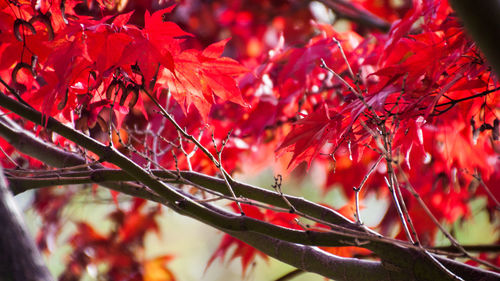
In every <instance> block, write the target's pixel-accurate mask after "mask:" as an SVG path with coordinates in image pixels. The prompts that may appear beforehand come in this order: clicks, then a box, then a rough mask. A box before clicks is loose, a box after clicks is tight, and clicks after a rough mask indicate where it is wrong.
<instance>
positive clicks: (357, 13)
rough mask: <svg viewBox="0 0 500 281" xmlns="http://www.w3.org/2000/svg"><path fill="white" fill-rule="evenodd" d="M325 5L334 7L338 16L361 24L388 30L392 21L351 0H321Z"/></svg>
mask: <svg viewBox="0 0 500 281" xmlns="http://www.w3.org/2000/svg"><path fill="white" fill-rule="evenodd" d="M319 2H321V3H323V4H324V5H325V6H327V7H329V8H330V9H332V10H333V11H334V12H335V13H336V14H337V16H338V17H341V18H345V19H348V20H352V21H354V22H356V23H359V24H361V25H364V26H367V27H372V28H376V29H379V30H381V31H384V32H386V31H388V30H389V28H390V27H391V25H390V23H388V22H387V21H385V20H383V19H381V18H379V17H378V16H376V15H374V14H372V13H371V12H369V11H368V10H366V9H364V8H362V7H356V6H354V5H353V4H352V3H351V2H348V1H345V0H319Z"/></svg>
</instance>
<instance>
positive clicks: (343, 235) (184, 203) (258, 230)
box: [0, 94, 500, 280]
mask: <svg viewBox="0 0 500 281" xmlns="http://www.w3.org/2000/svg"><path fill="white" fill-rule="evenodd" d="M0 104H1V105H2V106H3V107H5V108H8V109H9V110H12V111H13V112H15V113H16V114H18V115H20V116H22V117H23V118H26V119H27V120H30V121H32V122H35V123H37V124H42V123H43V124H46V127H47V129H49V130H52V131H54V132H56V133H58V134H60V135H61V136H63V137H65V138H67V139H69V140H71V141H73V142H75V143H77V144H79V145H81V146H82V147H84V148H86V149H89V150H91V151H93V152H94V153H96V154H97V155H98V156H99V157H100V158H101V159H102V160H103V161H108V162H110V163H113V164H115V165H117V166H118V167H120V168H121V169H123V170H124V171H126V172H127V174H129V175H131V176H132V177H133V178H134V179H135V180H137V181H140V182H142V184H144V185H146V186H148V187H149V188H151V189H152V190H154V192H155V193H156V194H158V195H159V196H161V197H162V198H164V199H165V200H166V201H165V203H164V204H167V205H168V206H170V207H171V208H173V209H174V210H175V211H177V212H179V213H181V214H183V215H187V216H190V217H192V218H195V219H197V220H199V221H201V222H203V223H205V224H207V225H211V226H213V227H215V228H218V229H220V230H223V231H225V232H227V233H229V234H231V235H233V236H235V237H236V238H238V239H240V240H242V241H244V242H246V243H248V244H250V245H252V246H254V247H255V248H257V249H259V250H261V251H263V252H265V253H266V254H268V255H270V256H273V257H276V258H278V259H280V260H282V261H285V262H287V263H289V264H291V265H293V266H296V267H298V268H301V269H304V270H306V271H312V272H317V273H319V274H322V275H324V276H326V277H330V278H335V279H336V280H367V278H370V279H372V280H388V279H397V280H413V279H417V280H449V279H450V278H449V276H448V275H447V274H445V273H444V272H442V271H441V270H440V269H439V268H437V267H436V266H435V264H434V263H432V262H430V261H429V260H428V259H426V258H425V257H424V253H422V252H421V250H419V249H418V248H416V247H414V246H412V245H409V244H408V245H406V244H405V243H403V242H401V243H400V244H399V245H398V244H395V243H396V242H395V241H393V240H391V239H387V238H383V237H378V236H374V235H371V234H366V233H363V232H358V231H354V230H350V231H347V232H339V231H334V230H332V231H328V232H315V231H300V230H291V229H287V228H283V227H279V226H276V225H272V224H269V223H266V222H263V221H259V220H255V219H252V218H248V217H246V216H238V215H235V214H232V213H229V212H227V211H224V210H222V209H219V208H218V207H216V206H213V205H209V204H206V203H200V202H196V200H193V199H194V198H193V197H192V196H189V195H187V194H184V193H182V192H180V191H179V190H177V189H175V188H172V187H171V186H168V185H166V184H165V183H162V182H160V181H158V180H157V178H156V177H155V176H154V175H151V174H149V173H148V172H146V171H145V170H144V169H142V168H141V167H139V166H137V165H136V164H135V163H133V162H131V161H130V160H129V159H128V158H126V157H125V156H123V155H122V154H121V153H119V152H118V151H117V150H115V149H113V148H111V147H108V146H105V145H103V144H101V143H99V142H97V141H95V140H93V139H90V138H89V137H88V136H86V135H83V134H81V133H80V132H77V131H75V130H73V129H71V128H69V127H67V126H65V125H63V124H61V123H59V122H58V121H56V120H55V119H53V118H50V117H49V118H45V119H42V115H41V114H40V113H39V112H37V111H35V110H33V109H31V108H27V107H25V106H24V105H22V104H21V103H19V102H17V101H15V100H13V99H11V98H9V97H7V96H6V95H3V94H0ZM278 197H279V195H278ZM279 198H280V199H281V197H279ZM360 243H361V244H360ZM299 244H302V245H299ZM403 244H404V246H403ZM306 245H319V246H344V245H362V246H363V247H365V248H368V249H371V250H373V251H374V252H376V253H377V254H379V256H380V257H381V258H382V260H383V262H368V261H361V260H358V259H342V258H338V257H335V256H332V255H328V254H326V253H324V252H321V251H318V250H317V249H315V248H314V247H309V246H306ZM436 258H438V259H439V260H440V262H441V263H443V264H444V265H447V266H449V267H450V269H451V270H452V271H453V272H455V273H456V274H457V275H459V276H462V277H463V278H465V279H467V280H468V279H477V278H476V277H480V278H484V280H496V279H498V278H499V277H500V276H498V275H496V274H495V273H492V272H487V271H483V270H480V269H476V268H473V267H468V266H466V265H463V264H460V263H455V262H453V261H451V260H448V259H444V258H441V257H436ZM392 269H393V270H395V271H393V270H392ZM469 277H470V278H469ZM473 277H474V278H473Z"/></svg>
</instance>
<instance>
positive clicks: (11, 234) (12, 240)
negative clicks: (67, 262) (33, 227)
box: [0, 168, 54, 281]
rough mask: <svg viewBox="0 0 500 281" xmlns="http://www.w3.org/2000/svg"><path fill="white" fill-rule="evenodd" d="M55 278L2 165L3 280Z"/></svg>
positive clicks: (0, 267)
mask: <svg viewBox="0 0 500 281" xmlns="http://www.w3.org/2000/svg"><path fill="white" fill-rule="evenodd" d="M51 280H54V279H53V277H52V276H51V274H50V273H49V270H48V269H47V267H46V266H45V264H44V262H43V258H42V256H41V255H40V252H39V251H38V249H37V247H36V245H35V242H34V240H33V239H32V237H31V236H30V234H29V233H28V230H27V228H26V226H25V225H24V222H23V219H22V216H21V214H20V213H19V211H18V210H17V208H16V205H15V203H14V200H13V197H12V194H11V193H10V190H9V189H8V188H7V182H6V180H5V178H4V175H3V170H2V169H1V168H0V281H51Z"/></svg>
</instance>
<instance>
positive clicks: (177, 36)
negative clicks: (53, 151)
mask: <svg viewBox="0 0 500 281" xmlns="http://www.w3.org/2000/svg"><path fill="white" fill-rule="evenodd" d="M88 2H89V3H86V4H85V3H80V2H79V1H63V2H61V1H31V2H30V1H20V2H15V3H14V2H7V1H3V2H0V31H1V32H0V42H1V43H0V77H1V79H2V82H3V83H2V86H0V89H2V91H3V92H11V93H12V92H14V93H17V94H16V95H15V98H17V99H18V100H20V101H22V102H23V103H25V104H28V105H29V106H30V107H33V108H35V109H37V110H39V111H41V112H43V113H44V114H45V115H47V116H52V117H55V118H57V119H58V120H60V121H62V122H64V123H66V124H69V125H71V126H73V127H74V128H75V129H77V130H80V131H82V132H84V133H86V134H88V135H90V136H92V137H93V138H94V139H97V140H99V141H101V142H103V143H106V144H109V145H111V146H114V147H116V148H117V149H119V150H120V151H121V152H123V153H124V154H126V155H127V156H128V157H130V158H131V159H132V160H134V161H135V162H136V163H137V164H139V165H142V166H145V167H147V168H148V169H149V168H151V166H154V167H153V168H156V167H162V168H164V169H172V170H174V169H175V170H190V171H197V172H201V173H205V174H210V175H215V174H217V173H219V174H220V173H221V171H222V170H221V169H220V167H217V165H214V163H213V161H210V159H207V157H206V155H203V154H202V153H200V151H198V149H199V147H198V146H197V144H196V143H194V142H193V141H186V140H185V139H183V138H182V137H181V135H180V133H179V130H178V128H176V127H175V126H174V125H173V124H171V123H169V122H167V121H166V119H165V116H164V115H162V114H160V110H159V109H158V108H157V107H156V105H157V104H160V105H161V106H163V108H164V109H165V110H166V111H168V114H169V116H172V118H173V119H175V120H176V121H177V123H178V125H179V127H180V128H182V129H184V130H185V131H186V132H188V133H189V134H191V135H192V136H194V138H195V139H196V140H197V141H198V143H199V144H200V145H202V146H203V147H205V148H206V149H207V151H208V152H209V153H211V154H212V155H217V153H220V154H221V155H222V156H221V155H219V156H221V158H220V159H219V160H221V163H220V164H223V167H224V170H225V171H228V172H229V173H233V172H236V171H238V170H244V169H243V168H244V165H255V166H259V165H260V166H261V165H262V162H265V163H266V164H267V165H269V163H268V161H270V160H272V161H274V159H275V158H279V159H281V161H283V162H286V164H284V166H285V168H284V169H285V170H287V171H292V170H294V169H295V170H296V171H297V170H299V171H305V170H307V169H308V168H310V167H311V165H312V164H313V163H314V164H318V165H317V167H320V170H321V172H322V174H323V175H324V176H325V178H326V180H325V182H324V186H322V187H321V188H322V189H323V190H324V192H327V191H328V190H329V189H331V188H332V187H334V186H336V187H339V186H340V187H341V188H342V190H343V191H344V194H345V196H346V198H347V201H348V202H349V204H348V205H346V208H345V209H344V210H352V202H354V198H355V197H356V196H357V195H359V194H358V191H356V190H355V189H354V190H353V187H358V186H360V185H361V183H362V182H363V183H364V187H363V190H362V191H361V193H360V194H361V196H364V195H366V194H367V193H369V192H374V193H377V194H378V195H380V196H386V197H390V196H391V195H390V194H389V193H390V192H389V190H388V189H387V185H388V183H387V182H388V181H387V173H388V166H391V167H394V169H395V173H397V174H398V175H399V176H398V178H399V179H400V180H401V183H400V184H401V192H402V194H401V199H403V200H404V202H406V208H407V213H408V215H409V216H410V217H412V218H413V221H414V227H415V230H416V231H417V232H418V233H420V234H421V239H420V240H421V241H422V242H423V243H424V244H426V245H433V243H434V241H435V238H436V233H437V231H438V227H437V226H436V224H435V223H434V222H433V221H432V220H431V219H429V217H428V216H427V215H426V214H425V210H423V207H422V206H421V205H420V204H419V201H418V198H416V197H415V196H414V195H413V194H412V192H411V190H412V189H414V190H415V191H416V192H418V194H419V197H420V198H421V199H422V200H423V201H424V202H426V203H427V204H428V205H427V206H428V207H429V209H430V211H431V212H432V214H433V215H434V216H435V218H436V219H437V220H438V221H441V222H446V223H453V222H455V221H457V220H459V219H464V218H465V219H466V218H468V217H469V216H470V215H471V210H470V207H469V202H470V201H471V200H472V199H473V198H476V197H479V196H484V197H486V198H488V201H487V202H488V203H487V209H488V211H489V212H490V215H492V216H493V214H494V212H495V209H496V208H498V205H497V203H496V202H495V200H494V199H493V198H495V197H496V198H498V197H500V187H499V185H498V182H500V165H499V164H498V161H499V160H498V153H499V150H500V148H499V142H498V141H499V140H498V138H499V133H498V130H499V120H498V108H499V107H498V105H499V104H500V96H499V95H497V94H495V92H496V91H497V90H498V80H497V77H496V76H495V74H494V73H493V72H492V69H491V67H490V66H489V65H488V64H487V63H486V61H485V58H484V56H483V55H482V54H481V52H480V51H479V50H478V48H477V46H476V45H475V44H474V42H473V41H471V40H470V39H469V38H468V37H467V35H466V33H465V31H464V30H463V28H462V25H461V23H460V21H459V19H458V18H457V17H456V15H455V14H454V12H453V10H452V9H451V8H450V7H449V5H448V3H447V2H446V1H441V2H438V1H400V2H402V4H400V5H395V4H394V3H393V2H394V1H362V0H356V1H352V2H353V4H352V5H354V6H352V7H355V8H356V11H358V12H359V13H360V14H362V15H365V16H366V15H376V16H378V19H379V20H380V21H381V22H382V23H385V24H386V25H387V27H388V31H387V32H383V31H377V30H375V29H374V27H373V26H369V25H368V26H367V25H366V24H362V23H359V22H356V21H353V22H350V23H348V24H347V28H344V29H339V28H337V26H333V25H332V24H330V23H324V22H320V21H319V20H316V19H317V18H316V17H315V15H314V12H315V11H316V10H314V9H312V8H311V7H310V6H309V4H307V3H306V4H304V3H302V2H303V1H269V0H260V1H246V0H238V1H218V0H216V1H196V0H192V1H180V3H179V4H178V5H166V4H164V6H161V7H160V6H158V7H156V8H155V7H148V9H146V11H145V12H144V16H143V17H142V14H139V12H138V11H135V12H134V11H133V10H131V11H128V10H127V9H134V8H130V7H129V8H124V9H125V10H123V11H122V12H121V13H117V12H116V10H113V9H115V8H116V7H115V6H106V5H105V4H104V3H101V2H102V1H97V3H95V2H94V1H88ZM130 2H131V1H130ZM143 2H146V1H137V3H138V4H137V5H145V6H147V5H146V4H144V3H143ZM305 2H307V1H305ZM92 5H94V6H92ZM127 5H128V4H127ZM130 5H132V4H130ZM127 7H128V6H127ZM154 8H155V9H154ZM337 8H338V14H339V15H346V17H347V18H351V17H355V16H356V15H355V14H353V13H354V12H353V11H351V10H348V9H346V8H342V7H337ZM341 8H342V9H341ZM149 10H151V12H150V11H149ZM153 10H155V11H153ZM174 22H175V23H174ZM181 27H182V28H181ZM339 30H344V31H339ZM230 37H232V38H230ZM214 38H217V40H214ZM229 56H230V57H231V58H230V57H229ZM7 90H9V91H7ZM19 122H22V121H21V120H19ZM23 126H24V127H25V128H26V129H27V130H32V131H36V133H37V134H38V136H39V137H41V138H43V139H45V140H47V141H49V142H53V143H56V144H59V145H61V146H63V147H65V148H66V149H68V150H73V151H77V149H76V148H75V147H77V144H74V143H71V142H69V141H68V140H66V139H64V138H62V137H58V136H53V135H52V134H51V133H50V132H48V131H47V130H45V128H44V127H43V126H42V127H40V126H33V125H32V124H30V123H28V122H25V123H23ZM381 138H382V139H384V141H385V142H382V140H381ZM0 145H1V147H2V148H3V150H4V156H5V155H9V156H10V157H2V158H1V159H0V160H1V161H2V162H1V163H2V165H3V166H5V167H10V168H12V167H14V165H13V163H12V159H14V161H15V162H17V165H20V166H23V167H24V168H27V167H29V168H42V167H44V165H43V164H42V163H41V162H39V161H37V160H35V159H33V158H31V157H24V156H23V157H21V156H19V155H18V154H17V153H16V152H15V149H14V148H13V147H12V146H11V145H10V144H9V143H7V142H6V141H4V140H3V139H0ZM221 145H222V147H223V148H224V150H223V154H222V150H218V149H220V146H221ZM218 147H219V148H218ZM88 154H89V155H88V157H89V158H90V159H93V160H96V161H97V157H96V156H95V155H92V153H88ZM381 155H385V157H382V156H381ZM388 155H390V157H389V156H388ZM382 158H384V159H383V160H384V161H386V162H388V163H389V164H387V163H384V161H381V160H382ZM23 159H28V161H25V160H23ZM283 159H284V160H283ZM222 160H223V161H222ZM21 161H24V162H22V163H21ZM266 161H267V162H266ZM104 165H107V166H109V167H114V166H113V165H111V164H106V163H104ZM372 166H373V169H371V167H372ZM371 170H374V172H373V173H371ZM368 173H370V174H371V176H370V177H369V179H367V181H366V182H364V181H363V176H364V175H366V174H368ZM405 179H408V180H405ZM485 186H486V187H490V188H489V189H487V188H484V187H485ZM197 192H199V191H193V193H197ZM37 194H38V195H37V196H38V197H37V199H36V202H37V203H36V205H35V208H37V210H38V211H39V212H40V213H42V214H44V215H43V219H44V221H45V222H47V223H46V225H45V226H44V227H43V228H42V231H41V234H40V236H39V237H38V242H39V245H40V246H41V248H42V249H44V248H47V245H46V243H47V241H46V240H45V239H47V238H48V237H50V236H55V235H57V234H58V232H59V227H60V224H59V220H60V213H59V211H58V210H59V209H60V208H61V206H64V205H65V204H67V203H68V202H69V201H70V198H71V196H72V195H73V194H72V193H71V192H68V193H62V194H60V193H57V192H56V193H52V192H42V191H40V192H39V193H37ZM114 196H116V194H114ZM326 203H327V202H326ZM143 204H144V202H143V201H141V200H135V201H134V205H133V207H132V208H131V209H130V210H129V211H125V212H124V211H120V210H118V211H117V213H115V214H114V215H113V216H112V220H113V222H115V223H116V225H117V230H116V231H115V232H114V233H110V234H109V235H103V234H100V233H98V232H97V231H95V230H94V229H93V228H92V226H90V225H88V224H85V223H80V224H78V226H77V227H78V229H79V234H75V235H74V236H73V237H72V239H71V240H70V243H71V244H72V246H73V247H74V248H75V258H74V259H73V260H72V261H70V262H69V265H70V266H69V267H68V269H67V272H66V273H65V274H67V276H70V277H74V278H79V277H78V276H80V275H79V274H81V271H82V268H85V267H86V266H88V263H89V261H88V257H85V255H86V253H87V252H86V249H89V248H91V249H92V250H93V252H95V256H94V257H93V258H94V259H96V260H97V261H103V262H108V263H109V264H110V265H111V267H110V269H109V272H108V275H109V276H110V278H112V279H113V280H125V279H126V278H125V276H132V275H133V274H138V275H137V276H138V277H137V278H139V279H137V280H141V279H140V278H143V277H142V275H141V273H140V271H139V270H136V269H137V268H140V267H147V266H149V267H150V268H156V267H155V266H156V265H158V264H163V263H164V262H165V261H167V260H168V259H169V258H168V257H160V258H159V259H158V260H155V261H151V263H150V264H149V265H147V264H141V262H138V260H136V257H135V256H134V254H133V253H131V252H133V251H135V250H136V249H139V248H141V247H142V246H143V245H142V239H143V236H144V234H145V232H146V231H150V230H157V226H156V223H155V221H154V216H156V215H158V214H159V211H158V210H156V209H155V210H154V211H151V213H147V214H144V210H143V206H144V205H143ZM231 207H232V209H233V210H234V211H236V212H238V211H240V209H239V208H238V207H237V205H236V204H235V203H233V204H232V205H231ZM242 210H243V211H244V213H245V214H246V215H248V216H250V217H252V218H255V219H258V220H262V221H266V222H269V223H272V224H276V225H280V226H283V227H286V228H292V229H300V226H299V225H298V224H297V223H295V222H294V219H295V218H297V217H298V216H297V215H295V214H286V213H280V212H274V211H271V210H266V211H263V210H261V209H260V208H258V207H255V206H250V205H244V204H243V209H242ZM399 214H400V212H399V210H398V209H397V208H396V206H391V207H390V208H389V210H388V211H387V213H386V214H385V216H384V218H383V219H382V221H381V223H380V225H379V226H378V228H379V229H380V230H381V231H382V232H383V234H388V233H392V234H394V229H397V230H396V232H397V233H395V236H396V237H397V238H401V239H404V237H405V232H404V227H403V226H402V225H401V222H400V217H399ZM344 215H346V216H349V214H348V213H345V214H344ZM125 218H127V219H125ZM138 231H139V232H138ZM233 246H234V247H235V248H236V250H235V251H234V252H233V254H232V256H231V257H230V258H231V259H235V258H241V261H242V266H243V271H244V272H245V270H246V269H247V268H248V265H249V264H250V263H251V262H252V261H253V260H254V259H255V258H256V257H257V256H261V257H264V258H265V255H264V254H263V253H261V252H259V251H257V250H255V249H253V248H252V247H250V246H249V245H246V244H245V243H243V242H241V241H239V240H237V239H236V238H233V237H231V236H229V235H225V236H224V237H223V239H222V242H221V243H220V245H219V247H218V248H217V250H216V251H215V253H214V254H213V255H212V257H211V259H210V260H209V262H208V264H211V263H213V261H214V260H216V259H217V258H220V259H223V258H224V257H225V256H226V254H227V253H228V251H229V249H230V248H231V247H233ZM327 250H328V251H331V252H333V253H335V254H337V255H342V256H353V255H364V254H367V252H366V251H363V250H360V249H359V248H355V247H353V248H345V249H343V250H334V249H327ZM121 251H127V253H123V252H121ZM124 256H128V258H124ZM492 260H493V262H495V263H498V259H496V260H495V259H492ZM123 267H126V268H128V269H129V270H131V271H130V272H120V271H119V270H120V268H123ZM164 270H165V271H164V273H165V274H166V275H168V276H170V277H169V278H173V275H172V274H171V273H170V271H169V270H168V269H164ZM132 271H133V272H132ZM121 274H123V275H121ZM68 278H69V277H68Z"/></svg>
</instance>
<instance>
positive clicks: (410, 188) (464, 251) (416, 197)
mask: <svg viewBox="0 0 500 281" xmlns="http://www.w3.org/2000/svg"><path fill="white" fill-rule="evenodd" d="M398 170H399V171H400V174H401V176H402V178H403V180H404V181H405V183H406V185H405V187H406V188H407V190H408V191H410V193H411V194H412V195H413V197H414V198H415V199H416V200H417V202H418V204H419V205H420V206H421V207H422V209H423V210H424V212H425V213H426V214H427V216H428V217H429V218H430V219H431V220H432V222H433V223H434V225H436V226H437V227H438V228H439V230H441V232H442V233H443V234H444V236H445V237H446V238H447V239H448V240H449V241H450V242H451V244H452V245H453V246H455V247H456V248H457V249H459V250H460V251H461V252H462V253H463V254H464V256H465V257H467V258H469V259H471V260H473V261H476V262H478V263H480V264H482V265H485V266H488V267H490V268H492V269H495V270H497V271H500V267H498V266H496V265H494V264H492V263H490V262H487V261H484V260H481V259H478V258H476V257H474V256H472V255H471V254H469V253H468V252H467V251H466V250H465V249H464V248H463V247H462V245H460V243H459V242H458V241H457V240H456V239H455V237H453V236H452V235H451V234H450V233H449V232H448V231H447V230H446V229H445V228H444V227H443V226H442V225H441V223H439V221H438V219H437V218H436V217H435V216H434V214H433V213H432V212H431V210H430V209H429V207H427V204H425V202H424V200H423V199H422V197H420V195H419V194H418V193H417V191H416V190H415V188H413V185H412V184H411V183H410V181H409V179H408V176H407V175H406V173H405V172H404V171H403V169H402V168H401V166H400V165H399V163H398Z"/></svg>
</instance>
